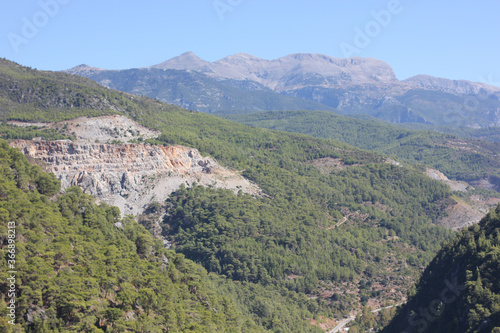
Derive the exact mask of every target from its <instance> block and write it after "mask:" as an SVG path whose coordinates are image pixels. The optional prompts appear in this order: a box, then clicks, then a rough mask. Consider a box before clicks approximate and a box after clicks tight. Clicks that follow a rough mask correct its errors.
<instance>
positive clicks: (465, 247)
mask: <svg viewBox="0 0 500 333" xmlns="http://www.w3.org/2000/svg"><path fill="white" fill-rule="evenodd" d="M499 253H500V206H498V207H497V208H496V209H495V210H492V211H491V212H490V213H489V214H488V215H487V216H486V217H485V218H484V219H483V220H482V221H481V222H480V223H479V224H477V225H474V226H472V227H470V228H469V229H467V230H463V231H462V232H460V233H459V235H457V236H456V237H454V238H453V240H451V241H449V242H447V243H446V244H445V245H444V246H443V248H442V249H441V250H440V251H439V253H438V254H437V256H436V257H435V258H434V260H433V261H432V262H431V263H430V264H429V266H428V267H427V268H426V269H425V272H424V273H423V275H422V277H421V278H420V281H419V282H418V284H417V286H416V288H415V289H412V290H411V291H410V299H409V301H408V303H407V304H405V305H404V306H403V307H402V308H401V309H400V310H399V312H398V314H397V315H396V317H395V318H394V319H393V321H392V322H391V323H390V325H388V326H387V327H386V328H385V329H384V330H383V332H387V333H392V332H408V333H411V332H429V333H430V332H436V333H437V332H457V333H461V332H478V333H480V332H500V285H499V283H498V281H499V276H500V262H499Z"/></svg>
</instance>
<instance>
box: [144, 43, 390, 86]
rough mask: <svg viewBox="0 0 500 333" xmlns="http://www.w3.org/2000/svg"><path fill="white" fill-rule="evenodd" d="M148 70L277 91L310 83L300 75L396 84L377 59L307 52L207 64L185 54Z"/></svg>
mask: <svg viewBox="0 0 500 333" xmlns="http://www.w3.org/2000/svg"><path fill="white" fill-rule="evenodd" d="M150 68H159V69H179V70H193V71H197V72H201V73H204V74H206V75H208V76H211V77H216V78H220V79H233V80H250V81H255V82H258V83H260V84H262V85H264V86H266V87H268V88H271V89H273V90H275V91H278V92H281V91H284V90H290V89H296V88H300V87H304V86H306V85H309V84H310V82H307V81H304V80H302V79H303V76H306V77H310V78H315V79H316V80H317V81H318V82H319V83H320V85H321V86H324V87H327V88H334V87H337V88H338V87H346V86H353V85H364V84H380V83H385V84H395V83H398V82H399V81H398V80H397V78H396V75H395V74H394V71H393V70H392V68H391V67H390V66H389V65H387V64H386V63H385V62H383V61H381V60H377V59H373V58H334V57H329V56H326V55H323V54H309V53H296V54H290V55H287V56H285V57H281V58H278V59H274V60H266V59H261V58H258V57H256V56H253V55H251V54H246V53H238V54H235V55H231V56H228V57H225V58H223V59H220V60H217V61H215V62H208V61H205V60H203V59H201V58H199V57H197V56H196V55H195V54H194V53H192V52H188V53H184V54H182V55H180V56H178V57H175V58H172V59H170V60H167V61H165V62H162V63H160V64H157V65H154V66H151V67H150ZM298 78H300V80H295V79H298Z"/></svg>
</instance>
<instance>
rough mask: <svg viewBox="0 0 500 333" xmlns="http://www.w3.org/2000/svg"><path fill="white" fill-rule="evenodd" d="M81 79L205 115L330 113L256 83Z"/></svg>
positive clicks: (146, 76)
mask: <svg viewBox="0 0 500 333" xmlns="http://www.w3.org/2000/svg"><path fill="white" fill-rule="evenodd" d="M84 76H87V77H89V78H91V79H92V80H94V81H96V82H107V85H108V86H109V87H110V88H112V89H116V90H120V91H125V92H128V93H132V94H136V95H143V96H148V97H151V98H154V99H158V100H161V101H163V102H167V103H174V104H178V105H180V106H182V107H184V108H186V109H192V110H197V111H203V112H208V113H212V112H219V111H227V110H231V112H254V111H256V110H283V109H286V110H334V108H332V107H330V106H327V105H324V104H321V103H318V102H316V101H310V100H309V101H308V100H304V99H301V98H296V97H292V96H285V95H281V94H279V93H276V92H274V91H272V90H271V89H269V88H266V87H264V86H263V85H261V84H258V83H256V82H247V81H238V80H229V79H227V80H217V79H214V78H211V77H208V76H206V75H204V74H201V73H197V72H194V71H183V70H175V69H166V70H163V69H155V68H147V69H127V70H120V71H98V72H95V73H91V74H90V75H84Z"/></svg>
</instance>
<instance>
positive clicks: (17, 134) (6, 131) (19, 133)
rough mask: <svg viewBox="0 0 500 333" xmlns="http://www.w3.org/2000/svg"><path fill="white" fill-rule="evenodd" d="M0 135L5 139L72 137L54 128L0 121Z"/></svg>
mask: <svg viewBox="0 0 500 333" xmlns="http://www.w3.org/2000/svg"><path fill="white" fill-rule="evenodd" d="M0 137H1V138H3V139H5V140H13V139H22V140H32V139H33V138H40V139H41V140H64V139H70V140H72V139H73V137H72V136H69V135H64V134H61V133H60V132H59V131H58V130H57V129H54V128H42V127H37V126H26V127H20V126H15V125H9V124H6V123H0Z"/></svg>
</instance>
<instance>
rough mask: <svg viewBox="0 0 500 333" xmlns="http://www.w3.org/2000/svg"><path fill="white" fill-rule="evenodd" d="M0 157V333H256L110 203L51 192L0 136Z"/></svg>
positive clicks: (50, 180)
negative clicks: (0, 332) (10, 307)
mask: <svg viewBox="0 0 500 333" xmlns="http://www.w3.org/2000/svg"><path fill="white" fill-rule="evenodd" d="M0 156H1V158H0V172H1V177H0V184H1V185H0V187H1V190H0V191H1V199H0V214H1V217H0V219H1V224H0V229H1V236H0V247H1V250H0V251H1V253H2V263H1V266H2V270H1V271H0V276H1V282H0V290H1V292H2V302H0V314H1V316H0V328H1V330H2V332H11V331H13V330H12V329H13V328H14V327H17V328H21V330H22V331H26V332H46V331H66V332H70V331H74V332H76V331H86V332H105V331H106V332H132V331H147V332H164V331H167V330H168V331H172V332H220V331H228V330H235V331H247V329H248V330H249V331H260V330H259V329H258V327H257V325H256V324H255V323H253V321H252V320H251V319H250V318H249V317H246V316H245V315H244V314H243V313H241V312H240V311H239V310H238V307H237V305H236V303H235V302H234V301H232V299H231V298H228V297H227V296H223V295H222V294H223V291H222V290H221V291H217V289H216V288H215V287H214V283H213V282H211V281H210V278H209V276H208V274H207V272H206V271H205V270H204V269H203V268H201V267H200V266H199V265H197V264H195V263H194V262H192V261H190V260H187V259H185V258H184V256H183V255H181V254H177V253H175V252H173V251H169V250H166V249H164V248H163V244H162V243H161V242H159V241H157V240H154V239H153V238H152V236H151V235H150V234H149V232H147V231H146V229H144V227H142V226H141V225H139V224H138V223H136V222H135V221H134V220H133V219H132V218H130V217H127V218H124V219H121V218H120V212H119V210H118V209H117V208H116V207H110V206H108V205H106V204H101V205H97V204H96V203H95V202H94V199H93V198H92V197H90V196H88V195H85V194H83V193H82V191H81V189H79V188H78V187H73V188H69V189H67V190H66V193H64V194H62V195H58V196H54V194H56V193H57V192H58V191H59V189H60V183H59V181H58V180H57V179H55V177H54V175H53V174H47V173H45V172H42V171H41V168H40V167H39V166H37V165H30V164H29V163H28V161H27V160H26V158H25V157H24V156H23V155H22V154H21V153H20V152H18V151H17V150H15V149H13V148H10V147H9V146H8V145H7V142H5V141H3V140H0ZM7 267H9V268H8V269H7ZM12 277H14V278H12ZM7 297H8V298H7ZM12 301H13V302H14V303H13V304H14V305H15V311H11V310H10V309H9V308H7V306H10V305H11V303H12ZM8 315H10V316H8ZM10 320H12V323H15V324H16V325H12V323H9V322H8V321H10ZM17 331H19V330H16V332H17Z"/></svg>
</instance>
